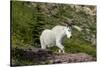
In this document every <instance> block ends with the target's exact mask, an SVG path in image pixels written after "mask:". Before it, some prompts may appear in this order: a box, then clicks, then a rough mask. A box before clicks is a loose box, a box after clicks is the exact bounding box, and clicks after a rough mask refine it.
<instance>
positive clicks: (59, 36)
mask: <svg viewBox="0 0 100 67" xmlns="http://www.w3.org/2000/svg"><path fill="white" fill-rule="evenodd" d="M65 36H67V38H70V37H71V36H72V34H71V28H70V27H69V26H60V25H58V26H55V27H54V28H53V29H51V30H49V29H45V30H44V31H43V32H42V34H41V36H40V42H41V48H42V49H46V47H52V46H57V47H58V48H60V50H59V52H61V51H62V52H63V53H64V52H65V51H64V46H63V45H62V40H63V38H64V37H65Z"/></svg>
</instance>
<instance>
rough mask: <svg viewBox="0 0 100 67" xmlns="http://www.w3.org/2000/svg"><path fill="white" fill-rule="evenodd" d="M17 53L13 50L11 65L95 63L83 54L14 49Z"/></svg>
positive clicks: (37, 49)
mask: <svg viewBox="0 0 100 67" xmlns="http://www.w3.org/2000/svg"><path fill="white" fill-rule="evenodd" d="M16 50H17V52H15V51H14V50H13V52H14V53H12V56H14V57H13V60H12V65H13V66H16V65H19V64H16V61H15V60H16V59H17V60H19V61H20V60H23V61H26V60H27V61H29V60H30V61H31V62H32V63H31V64H24V65H40V64H57V63H77V62H90V61H96V58H94V57H92V56H90V55H88V54H85V53H75V54H72V53H64V54H63V53H59V54H57V53H53V52H52V51H50V50H43V49H40V48H34V49H24V50H23V49H18V48H16Z"/></svg>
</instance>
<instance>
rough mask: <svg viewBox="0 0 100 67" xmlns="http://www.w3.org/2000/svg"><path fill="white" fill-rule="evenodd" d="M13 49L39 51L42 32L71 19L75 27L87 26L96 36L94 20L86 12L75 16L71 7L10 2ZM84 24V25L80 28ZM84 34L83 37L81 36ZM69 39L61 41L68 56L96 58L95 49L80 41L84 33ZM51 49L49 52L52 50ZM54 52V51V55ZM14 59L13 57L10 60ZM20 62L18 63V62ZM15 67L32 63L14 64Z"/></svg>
mask: <svg viewBox="0 0 100 67" xmlns="http://www.w3.org/2000/svg"><path fill="white" fill-rule="evenodd" d="M11 4H12V6H11V7H12V15H11V17H12V22H11V24H12V28H11V29H12V35H11V36H12V48H15V47H18V48H21V47H22V48H27V47H33V48H34V47H40V41H39V36H40V34H41V32H42V31H43V30H44V29H47V28H48V29H51V28H52V27H54V26H55V25H58V24H61V23H62V22H64V21H66V20H68V19H74V21H75V22H76V24H77V25H79V26H84V27H85V25H87V26H86V28H88V29H89V30H90V32H91V34H95V35H96V19H95V17H94V16H93V17H92V16H89V15H87V14H85V12H82V11H80V12H76V11H75V9H72V8H71V7H70V5H65V4H48V3H31V2H24V1H12V2H11ZM83 24H85V25H83ZM83 33H84V34H83ZM72 35H73V37H72V39H66V38H65V40H64V46H65V51H66V52H68V53H79V52H83V53H87V54H89V55H91V56H93V57H96V47H95V46H93V45H91V43H90V42H89V41H86V40H84V39H83V37H85V36H87V34H86V31H84V32H78V31H76V30H75V29H73V31H72ZM51 49H52V48H51ZM56 49H57V48H54V49H53V50H54V51H55V50H56ZM12 58H13V56H12ZM20 61H21V60H20ZM15 62H16V64H19V65H21V64H24V63H28V64H29V63H32V62H30V61H29V62H27V61H23V63H22V62H21V64H20V62H19V61H18V62H17V60H16V61H15Z"/></svg>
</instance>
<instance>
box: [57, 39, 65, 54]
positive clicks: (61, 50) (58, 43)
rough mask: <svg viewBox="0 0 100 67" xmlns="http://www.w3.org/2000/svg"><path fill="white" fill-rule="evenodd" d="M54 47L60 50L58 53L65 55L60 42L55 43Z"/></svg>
mask: <svg viewBox="0 0 100 67" xmlns="http://www.w3.org/2000/svg"><path fill="white" fill-rule="evenodd" d="M56 46H57V47H58V48H60V49H59V53H61V52H62V53H65V51H64V46H63V45H62V44H61V42H60V41H56Z"/></svg>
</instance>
